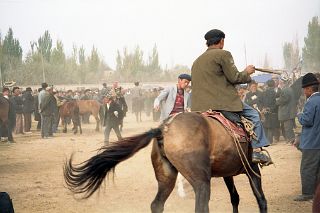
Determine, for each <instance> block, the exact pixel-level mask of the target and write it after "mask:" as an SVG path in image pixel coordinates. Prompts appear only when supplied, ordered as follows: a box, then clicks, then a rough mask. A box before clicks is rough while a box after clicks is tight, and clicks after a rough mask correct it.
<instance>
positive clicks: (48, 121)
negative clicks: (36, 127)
mask: <svg viewBox="0 0 320 213" xmlns="http://www.w3.org/2000/svg"><path fill="white" fill-rule="evenodd" d="M52 124H53V116H51V115H49V116H44V115H41V136H42V137H48V136H52Z"/></svg>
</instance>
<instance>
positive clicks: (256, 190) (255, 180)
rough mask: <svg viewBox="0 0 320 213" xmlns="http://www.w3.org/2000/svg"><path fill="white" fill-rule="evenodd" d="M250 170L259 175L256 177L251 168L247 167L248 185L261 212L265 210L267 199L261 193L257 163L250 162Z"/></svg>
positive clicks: (263, 212)
mask: <svg viewBox="0 0 320 213" xmlns="http://www.w3.org/2000/svg"><path fill="white" fill-rule="evenodd" d="M250 166H251V168H252V170H253V171H254V172H255V173H256V174H258V175H260V177H257V176H256V175H255V174H254V173H253V171H252V170H251V169H249V171H248V173H247V176H248V178H249V182H250V186H251V189H252V191H253V194H254V196H255V197H256V199H257V202H258V205H259V210H260V212H261V213H266V212H267V200H266V198H265V196H264V194H263V190H262V185H261V174H260V170H259V167H258V164H254V163H251V164H250Z"/></svg>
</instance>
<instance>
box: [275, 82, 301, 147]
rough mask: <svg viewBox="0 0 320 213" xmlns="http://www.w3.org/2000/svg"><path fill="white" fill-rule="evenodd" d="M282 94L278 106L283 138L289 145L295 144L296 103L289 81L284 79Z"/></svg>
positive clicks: (278, 99)
mask: <svg viewBox="0 0 320 213" xmlns="http://www.w3.org/2000/svg"><path fill="white" fill-rule="evenodd" d="M280 85H281V87H282V88H281V92H280V97H279V98H277V101H276V104H277V105H278V106H279V108H278V119H279V121H280V125H281V129H282V132H283V136H284V137H285V140H286V141H287V142H288V143H293V142H294V139H295V134H294V131H293V129H294V119H295V117H296V102H295V100H294V94H293V90H292V88H291V87H290V86H289V79H287V78H282V79H281V81H280Z"/></svg>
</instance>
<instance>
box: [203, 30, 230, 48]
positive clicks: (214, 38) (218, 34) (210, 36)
mask: <svg viewBox="0 0 320 213" xmlns="http://www.w3.org/2000/svg"><path fill="white" fill-rule="evenodd" d="M225 37H226V35H225V34H224V32H222V31H221V30H218V29H213V30H210V31H209V32H207V33H206V34H205V35H204V38H205V39H206V40H207V45H208V46H210V45H212V44H218V43H219V42H220V40H221V39H223V38H225Z"/></svg>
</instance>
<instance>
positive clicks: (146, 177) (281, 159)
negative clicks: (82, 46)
mask: <svg viewBox="0 0 320 213" xmlns="http://www.w3.org/2000/svg"><path fill="white" fill-rule="evenodd" d="M143 120H144V122H142V123H135V121H134V117H133V116H132V115H131V114H129V115H128V117H126V118H125V123H124V125H125V127H124V131H123V135H124V136H130V135H133V134H135V133H140V132H143V131H144V130H147V129H149V128H150V127H155V126H157V125H158V124H157V123H155V122H152V121H151V118H147V117H143ZM34 126H35V125H34V124H33V127H34ZM83 132H84V133H83V134H82V135H73V133H71V132H68V133H67V134H63V133H57V134H56V135H55V137H54V138H52V139H45V140H44V139H41V138H40V136H39V132H36V131H34V132H33V134H31V135H21V136H20V135H18V136H16V137H15V140H16V143H14V144H7V143H4V142H1V143H0V191H6V192H8V193H9V194H10V196H11V197H12V200H13V204H14V208H15V211H16V212H18V213H19V212H150V207H149V206H150V203H151V201H152V200H153V199H154V196H155V194H156V191H157V182H156V179H155V177H154V172H153V168H152V165H151V160H150V151H151V145H149V146H148V147H146V148H145V149H143V150H141V151H140V152H138V153H137V154H136V155H134V156H133V157H132V158H130V159H129V160H127V161H125V162H123V163H121V164H120V165H119V166H118V167H117V168H116V174H115V178H114V182H113V181H112V179H110V180H107V181H105V184H104V186H103V187H102V189H101V190H100V192H99V193H96V194H94V195H93V196H92V197H91V198H89V199H88V200H78V199H75V197H74V196H73V195H72V194H71V193H70V191H68V190H67V189H66V188H65V187H64V180H63V174H62V167H63V163H64V161H65V160H66V158H68V157H69V156H70V154H71V153H73V152H74V153H75V162H80V161H83V160H86V159H88V158H89V157H91V156H92V155H94V154H95V153H96V150H97V149H98V148H100V147H101V146H102V145H103V133H102V131H100V132H98V133H96V132H95V131H94V122H93V120H91V123H90V124H87V125H83ZM111 139H113V140H115V134H114V133H112V134H111ZM268 150H269V152H270V154H271V155H272V158H273V160H274V162H275V166H269V167H267V168H263V169H262V182H263V189H264V193H265V196H266V198H267V201H268V209H269V212H290V213H292V212H311V205H312V203H311V202H302V203H300V202H294V201H293V198H294V196H296V195H298V194H299V193H300V175H299V165H300V158H301V154H300V152H299V151H297V150H296V149H295V148H294V147H292V146H288V145H286V144H285V143H283V142H280V143H278V144H276V145H273V146H271V147H269V148H268ZM235 184H236V187H237V189H238V192H239V195H240V206H239V209H240V212H258V205H257V202H256V200H255V198H254V196H253V193H252V191H251V188H250V186H249V183H248V179H247V177H246V176H245V175H240V176H237V177H235ZM185 188H186V191H187V196H186V197H185V198H180V197H179V196H178V194H177V190H176V189H175V190H174V192H173V193H172V194H171V195H170V197H169V198H168V200H167V202H166V205H165V212H194V194H193V191H192V189H191V187H190V185H185ZM210 210H211V212H232V206H231V204H230V201H229V193H228V191H227V188H226V186H225V185H224V183H223V180H222V179H221V178H215V179H212V181H211V200H210Z"/></svg>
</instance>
